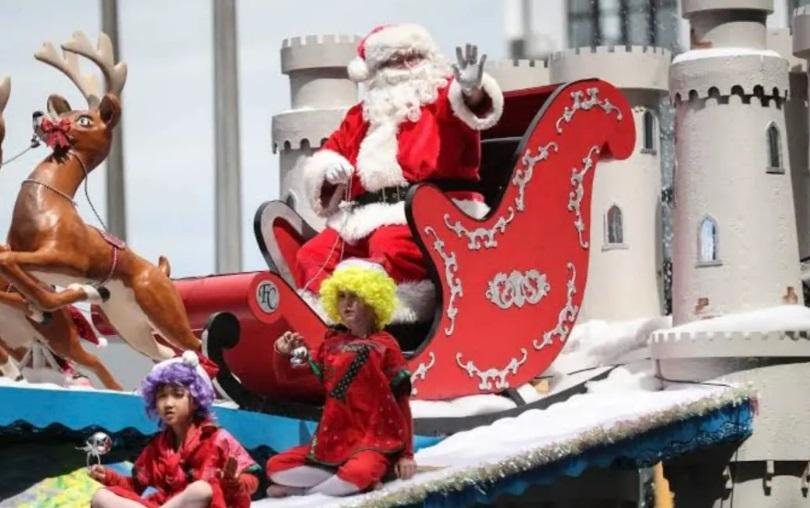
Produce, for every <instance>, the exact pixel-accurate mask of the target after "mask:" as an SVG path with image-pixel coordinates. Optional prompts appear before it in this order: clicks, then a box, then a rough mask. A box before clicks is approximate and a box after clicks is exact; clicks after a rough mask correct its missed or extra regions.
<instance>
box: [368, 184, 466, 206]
mask: <svg viewBox="0 0 810 508" xmlns="http://www.w3.org/2000/svg"><path fill="white" fill-rule="evenodd" d="M418 183H430V184H433V185H435V186H437V187H438V188H439V189H441V190H442V191H444V192H453V191H470V192H478V182H472V181H469V180H423V181H421V182H418ZM414 185H415V184H414ZM411 187H413V185H401V186H394V187H383V188H382V189H380V190H377V191H374V192H366V193H364V194H361V195H359V196H357V197H356V198H355V199H354V203H355V204H356V205H369V204H371V203H387V204H389V205H392V204H394V203H399V202H400V201H405V197H406V196H407V195H408V191H409V190H410V188H411Z"/></svg>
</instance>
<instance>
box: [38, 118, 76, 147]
mask: <svg viewBox="0 0 810 508" xmlns="http://www.w3.org/2000/svg"><path fill="white" fill-rule="evenodd" d="M39 128H40V130H42V135H41V136H40V137H41V138H42V141H44V142H45V144H46V145H48V146H49V147H51V148H53V149H54V150H67V149H68V148H70V138H69V137H68V133H70V120H69V119H67V118H63V119H61V120H59V121H58V122H53V121H51V120H50V119H49V118H43V119H42V123H40V124H39Z"/></svg>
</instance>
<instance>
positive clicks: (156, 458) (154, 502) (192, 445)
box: [103, 420, 260, 508]
mask: <svg viewBox="0 0 810 508" xmlns="http://www.w3.org/2000/svg"><path fill="white" fill-rule="evenodd" d="M173 445H174V434H173V433H172V430H171V429H170V428H167V429H165V430H164V431H163V432H161V433H160V434H158V435H157V436H155V437H154V438H152V440H151V441H150V442H149V444H148V445H147V446H146V448H145V449H144V450H143V452H141V454H140V455H139V456H138V459H137V460H136V461H135V465H134V466H133V467H132V476H131V477H129V476H122V475H120V474H118V473H116V472H115V471H113V470H111V469H107V470H106V474H105V478H104V482H103V483H104V484H105V485H106V486H107V487H108V488H109V490H111V491H112V492H113V493H115V494H117V495H118V496H121V497H124V498H127V499H131V500H133V501H137V502H139V503H141V504H142V505H144V506H148V507H158V506H161V505H162V504H163V503H165V502H166V501H168V500H169V499H171V498H172V497H174V496H175V495H177V494H179V493H181V492H183V490H184V489H185V488H186V487H188V486H189V485H190V484H191V483H193V482H195V481H197V480H204V481H206V482H208V483H209V485H211V490H212V491H213V497H212V499H211V504H210V507H211V508H247V507H248V506H250V496H251V494H253V493H254V492H255V491H256V489H257V488H258V485H259V482H258V479H257V477H256V476H254V475H255V474H257V473H258V472H259V470H260V468H259V466H258V464H256V463H255V462H254V461H253V459H251V458H250V455H248V453H247V452H246V451H245V449H244V448H242V446H241V445H240V444H239V442H238V441H237V440H236V439H235V438H234V437H233V436H231V434H229V433H228V431H226V430H225V429H221V428H219V427H217V425H216V424H214V423H213V422H212V421H210V420H204V421H202V422H198V423H194V424H193V425H192V426H191V427H190V428H189V430H188V435H187V436H186V441H185V443H184V444H183V446H182V447H181V448H180V449H179V450H175V449H174V446H173ZM229 457H234V458H235V459H236V462H237V468H236V471H237V474H238V476H237V478H236V481H235V482H225V481H223V480H221V479H220V478H219V477H218V473H219V472H220V471H221V470H222V469H223V468H224V467H225V464H226V462H227V460H228V458H229ZM147 487H153V488H155V489H157V491H156V492H154V493H152V494H150V495H148V496H147V497H141V493H142V492H143V491H144V490H145V489H146V488H147Z"/></svg>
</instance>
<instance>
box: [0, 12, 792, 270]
mask: <svg viewBox="0 0 810 508" xmlns="http://www.w3.org/2000/svg"><path fill="white" fill-rule="evenodd" d="M520 1H521V0H442V1H441V2H439V1H435V0H386V1H384V2H383V1H370V0H343V1H341V2H331V1H324V0H294V1H292V0H272V1H271V0H239V1H238V2H237V15H238V44H239V84H240V97H239V115H240V137H241V148H240V157H241V172H242V173H241V184H242V201H243V202H242V204H241V212H242V243H243V246H242V250H243V269H244V270H256V269H263V268H265V266H266V265H265V263H264V260H263V259H262V256H261V254H260V252H259V249H258V247H257V246H256V242H255V239H254V236H253V214H254V212H255V210H256V209H257V207H258V206H259V205H260V204H261V203H262V202H263V201H265V200H268V199H275V198H277V197H278V183H279V182H278V180H279V177H278V156H277V155H275V154H273V153H272V151H271V141H270V122H271V118H272V115H273V114H275V113H278V112H281V111H283V110H285V109H288V108H289V106H290V98H289V82H288V79H287V77H286V76H284V75H283V74H281V71H280V57H279V50H280V48H281V42H282V40H283V39H284V38H287V37H292V36H298V35H307V34H358V35H363V34H365V33H367V32H368V30H369V29H370V28H372V27H374V26H376V25H378V24H381V23H391V22H403V21H408V22H415V23H420V24H422V25H424V26H426V27H427V28H428V30H430V32H431V33H432V34H433V36H434V37H435V39H436V40H437V42H438V43H439V45H440V46H441V48H442V49H443V50H444V52H445V53H446V54H448V55H451V54H452V51H453V48H454V47H455V46H456V45H458V44H463V43H466V42H474V43H476V44H478V45H479V47H480V50H481V51H482V52H485V53H487V54H488V56H489V58H490V59H498V58H504V57H506V55H507V38H508V37H510V36H513V35H515V34H516V33H517V32H516V30H517V26H519V25H520V18H519V14H518V13H519V9H518V6H519V4H520ZM781 3H782V2H780V0H777V1H776V4H777V12H775V13H774V15H773V16H771V18H772V19H771V20H769V21H771V24H775V25H777V26H778V25H781V26H784V22H783V20H784V19H786V13H785V11H784V9H783V8H780V5H781ZM534 5H535V7H534V8H533V19H532V27H533V29H534V30H535V31H537V32H540V33H543V34H547V35H548V37H549V38H550V40H551V41H552V42H553V44H554V45H555V46H556V47H558V48H562V47H565V25H564V23H565V1H564V0H535V1H534ZM118 8H119V39H120V48H119V51H120V55H121V58H122V60H124V61H125V62H126V63H127V65H128V68H129V77H128V80H127V84H126V87H125V89H124V96H123V107H124V109H123V120H122V124H123V126H124V130H123V133H124V134H123V141H124V152H125V171H126V175H125V178H126V185H127V228H128V237H127V241H128V242H129V244H130V246H131V247H132V248H133V249H134V250H135V251H136V252H137V253H139V254H140V255H142V256H144V257H145V258H147V259H150V260H157V258H158V256H159V255H167V256H168V257H169V258H170V260H171V261H172V268H173V275H174V276H189V275H205V274H208V273H213V271H214V266H215V263H214V189H213V186H214V141H213V140H214V130H213V124H214V119H213V116H214V112H213V52H212V47H213V41H212V32H213V31H212V23H213V21H212V9H211V2H210V1H206V0H172V1H171V2H167V1H165V0H119V7H118ZM684 26H686V25H685V24H684ZM0 29H1V31H0V33H2V34H3V38H4V44H2V45H0V76H2V75H10V76H11V78H12V93H11V99H10V101H9V104H8V106H7V108H6V112H5V118H6V124H7V127H6V131H7V134H6V140H5V142H4V144H3V149H4V154H5V157H6V159H9V158H11V157H12V156H13V155H15V154H16V153H18V152H20V151H21V150H22V149H24V148H25V147H26V146H27V144H28V140H29V139H30V136H31V113H32V112H33V111H35V110H40V109H44V108H45V102H46V99H47V97H48V95H49V94H51V93H59V94H61V95H64V96H65V97H67V98H68V99H69V100H70V102H71V103H72V104H73V105H74V106H75V107H79V106H81V105H82V103H83V100H82V99H81V96H80V95H79V94H78V91H77V90H76V89H75V88H74V87H73V85H72V84H71V83H70V82H69V81H68V80H67V79H66V78H65V77H64V76H63V75H62V74H60V73H59V72H58V71H56V70H55V69H52V68H50V67H49V66H46V65H44V64H42V63H39V62H37V61H35V60H34V58H33V54H34V52H35V51H36V50H37V49H38V48H39V46H40V45H41V44H42V42H43V41H45V40H51V41H54V42H61V41H65V40H67V39H68V38H69V37H70V35H71V33H72V32H74V31H76V30H82V31H84V32H85V33H87V34H88V35H89V36H90V37H91V38H92V39H95V37H96V36H97V34H98V31H99V29H100V13H99V0H70V1H69V2H65V1H57V0H27V1H25V2H22V1H17V0H0ZM685 33H686V30H683V29H682V34H683V36H684V37H685ZM85 68H87V69H89V68H91V67H85ZM45 155H46V151H45V148H44V147H43V148H39V149H37V150H35V151H32V152H29V153H28V154H26V155H24V156H23V157H22V158H20V159H19V160H18V161H16V162H14V163H12V164H9V165H8V166H6V167H3V168H2V169H0V230H7V229H8V225H9V220H10V216H11V211H12V208H13V205H14V200H15V196H16V194H17V191H18V189H19V185H20V182H21V181H22V180H23V179H24V178H25V177H26V176H27V175H28V173H29V172H30V171H31V170H32V169H33V168H34V166H35V165H36V164H37V162H38V161H39V160H41V159H42V158H43V157H44V156H45ZM88 186H89V191H90V196H91V199H92V200H93V203H94V204H95V206H96V208H98V209H99V211H100V212H101V214H102V217H104V215H105V197H104V188H105V170H104V166H103V165H102V166H100V167H99V168H97V169H96V170H95V171H94V172H93V173H92V174H91V177H90V179H89V182H88ZM77 198H78V199H77V201H78V202H79V210H80V213H81V214H82V216H83V217H84V218H85V220H86V221H87V222H89V223H91V224H96V221H95V219H94V218H93V215H92V212H91V210H90V207H89V206H88V204H87V201H86V199H85V198H84V196H83V195H81V191H80V193H79V195H78V196H77Z"/></svg>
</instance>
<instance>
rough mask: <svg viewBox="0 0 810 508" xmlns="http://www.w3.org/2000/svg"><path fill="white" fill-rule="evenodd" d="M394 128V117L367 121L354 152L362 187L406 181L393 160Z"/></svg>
mask: <svg viewBox="0 0 810 508" xmlns="http://www.w3.org/2000/svg"><path fill="white" fill-rule="evenodd" d="M398 131H399V124H398V123H397V122H396V121H394V120H391V121H385V122H380V123H376V124H371V125H369V128H368V133H367V134H366V137H365V138H363V141H362V142H361V143H360V151H359V152H358V153H357V174H358V175H359V176H360V182H361V183H362V184H363V188H364V189H366V191H368V192H374V191H378V190H380V189H382V188H384V187H394V186H398V185H407V184H408V182H407V181H406V180H405V177H404V176H402V167H401V166H400V165H399V162H398V161H397V153H398V152H399V143H398V142H397V132H398Z"/></svg>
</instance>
